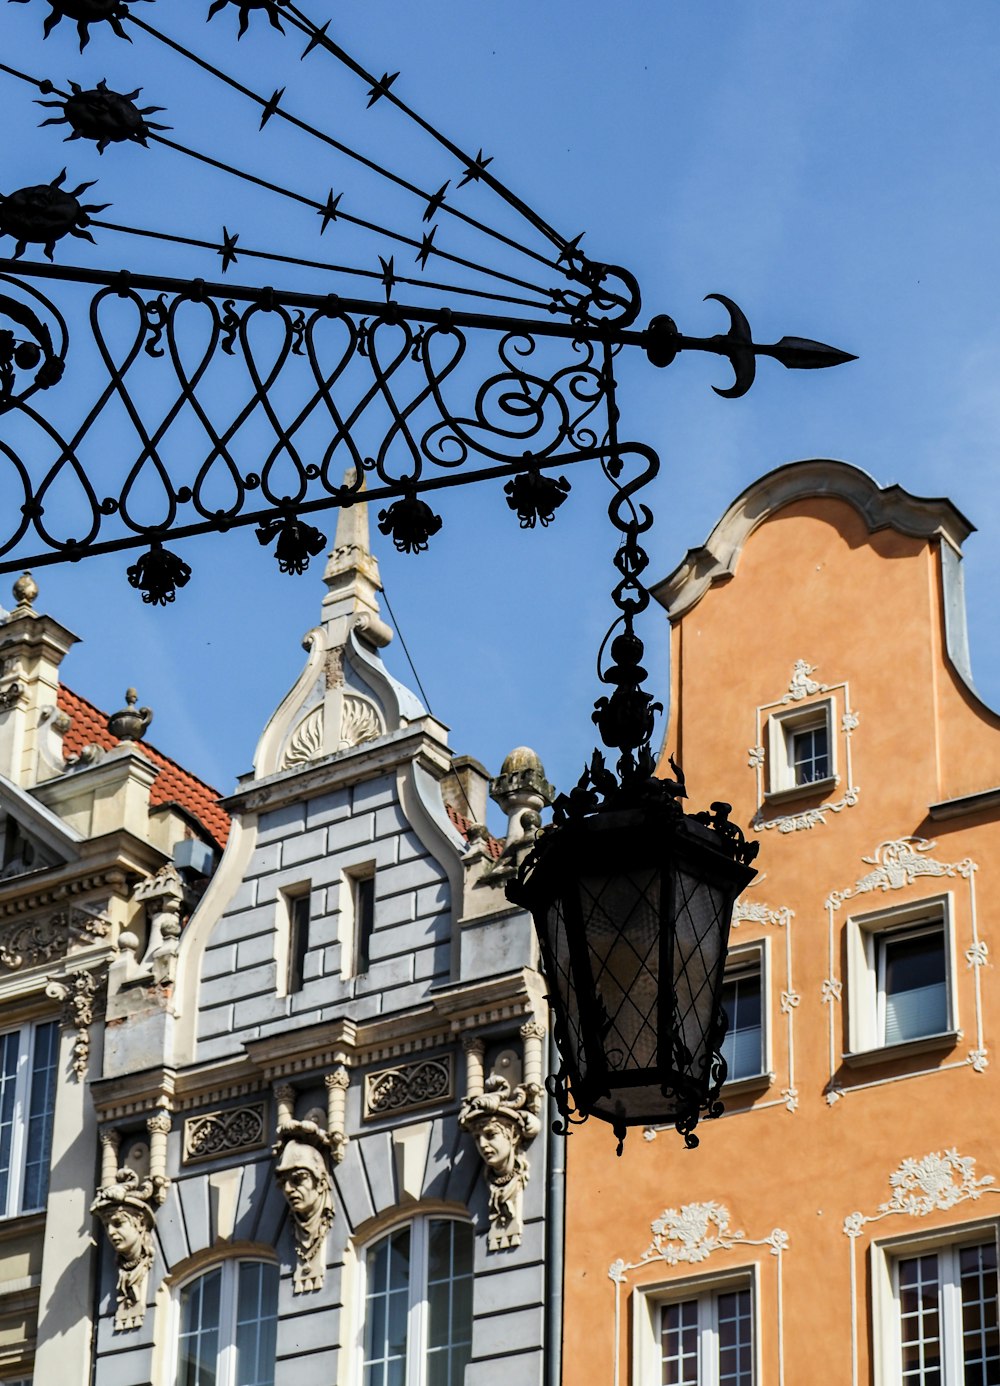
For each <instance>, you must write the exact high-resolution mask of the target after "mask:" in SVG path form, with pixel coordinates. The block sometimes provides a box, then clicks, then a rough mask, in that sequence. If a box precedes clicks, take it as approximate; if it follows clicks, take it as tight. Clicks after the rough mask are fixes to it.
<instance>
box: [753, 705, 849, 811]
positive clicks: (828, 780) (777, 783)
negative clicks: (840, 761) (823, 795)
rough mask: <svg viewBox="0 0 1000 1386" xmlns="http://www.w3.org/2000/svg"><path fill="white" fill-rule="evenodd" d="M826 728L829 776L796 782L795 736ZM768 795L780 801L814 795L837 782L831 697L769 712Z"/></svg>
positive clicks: (835, 744) (838, 781)
mask: <svg viewBox="0 0 1000 1386" xmlns="http://www.w3.org/2000/svg"><path fill="white" fill-rule="evenodd" d="M817 727H825V728H826V742H827V753H828V756H829V761H830V766H829V774H827V775H825V776H824V777H823V779H821V780H811V781H810V782H809V783H808V784H796V783H795V765H794V760H793V757H792V745H793V741H794V738H795V736H796V734H797V733H799V732H804V731H812V730H813V729H814V728H817ZM767 766H768V771H767V793H766V794H765V796H764V797H765V799H767V800H770V801H773V800H781V799H786V798H792V797H794V796H796V795H800V794H801V795H805V794H815V793H817V792H822V791H823V790H826V789H831V788H833V786H835V785H837V784H839V783H840V775H839V773H838V771H837V738H836V736H835V735H834V706H833V698H821V699H819V700H817V701H816V702H812V703H806V704H805V705H804V706H802V707H792V708H788V709H786V710H783V711H781V712H772V713H771V714H770V716H769V717H768V719H767Z"/></svg>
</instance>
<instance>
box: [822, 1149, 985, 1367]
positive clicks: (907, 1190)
mask: <svg viewBox="0 0 1000 1386" xmlns="http://www.w3.org/2000/svg"><path fill="white" fill-rule="evenodd" d="M975 1169H976V1161H975V1159H974V1158H973V1157H972V1156H971V1155H959V1153H958V1151H957V1150H956V1149H955V1148H954V1147H952V1148H951V1149H949V1150H944V1151H938V1150H934V1151H931V1153H930V1154H928V1155H924V1156H921V1157H920V1158H918V1159H914V1158H907V1159H905V1160H903V1161H902V1163H901V1164H900V1165H899V1166H898V1167H897V1168H896V1169H895V1170H893V1172H892V1173H891V1174H890V1175H889V1189H890V1196H889V1198H887V1199H886V1200H885V1201H884V1202H883V1203H880V1204H879V1206H878V1211H877V1212H875V1213H872V1214H865V1213H862V1212H853V1213H848V1215H847V1217H846V1218H845V1219H844V1227H843V1231H844V1236H845V1237H847V1238H848V1239H849V1241H850V1257H851V1382H852V1386H859V1375H858V1311H859V1301H858V1243H859V1241H860V1239H861V1235H862V1233H863V1232H864V1230H865V1228H866V1227H868V1226H871V1224H872V1223H876V1222H881V1221H882V1220H883V1218H887V1217H894V1216H905V1217H910V1218H923V1217H928V1216H929V1215H930V1214H932V1213H936V1212H949V1211H950V1210H951V1209H952V1208H955V1207H957V1206H958V1205H959V1204H961V1203H966V1202H978V1200H979V1199H981V1198H982V1197H983V1196H984V1195H985V1194H995V1193H1000V1188H997V1185H996V1179H995V1177H994V1176H993V1175H992V1174H984V1175H981V1176H977V1175H976V1172H975Z"/></svg>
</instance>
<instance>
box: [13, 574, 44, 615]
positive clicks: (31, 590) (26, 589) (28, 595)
mask: <svg viewBox="0 0 1000 1386" xmlns="http://www.w3.org/2000/svg"><path fill="white" fill-rule="evenodd" d="M11 590H12V591H13V593H14V600H15V601H16V602H17V604H18V606H19V607H26V608H27V607H30V606H31V604H32V602H33V601H34V600H35V598H36V597H37V596H38V583H37V582H36V581H35V579H34V578H33V577H32V576H31V574H30V573H27V572H25V573H22V574H21V576H20V577H19V578H18V579H17V581H16V582H15V583H14V586H13V588H12V589H11Z"/></svg>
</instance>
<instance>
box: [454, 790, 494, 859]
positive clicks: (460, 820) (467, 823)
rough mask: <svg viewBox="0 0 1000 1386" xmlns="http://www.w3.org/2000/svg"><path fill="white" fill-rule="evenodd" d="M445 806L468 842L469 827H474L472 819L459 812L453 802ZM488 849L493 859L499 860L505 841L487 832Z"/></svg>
mask: <svg viewBox="0 0 1000 1386" xmlns="http://www.w3.org/2000/svg"><path fill="white" fill-rule="evenodd" d="M445 808H446V809H447V810H448V817H449V818H450V819H451V821H452V824H453V826H454V827H456V828H457V829H458V831H459V832H460V833H461V834H462V836H463V837H464V838H465V840H466V842H468V840H469V829H470V828H471V827H472V819H471V818H466V817H465V815H464V814H461V813H459V811H458V809H456V808H453V807H452V805H451V804H445ZM486 849H487V851H488V852H489V854H490V856H491V857H492V858H493V860H494V861H497V860H498V859H499V857H500V854H501V853H502V852H503V843H502V842H500V841H498V839H497V838H495V837H494V836H493V834H492V833H487V834H486Z"/></svg>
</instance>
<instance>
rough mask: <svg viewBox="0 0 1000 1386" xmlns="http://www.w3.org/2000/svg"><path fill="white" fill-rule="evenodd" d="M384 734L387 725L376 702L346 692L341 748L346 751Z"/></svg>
mask: <svg viewBox="0 0 1000 1386" xmlns="http://www.w3.org/2000/svg"><path fill="white" fill-rule="evenodd" d="M384 735H385V726H384V724H383V722H382V718H381V716H380V715H379V711H378V708H377V707H376V706H375V704H374V703H372V702H369V701H368V699H367V698H359V697H358V696H357V694H355V693H345V694H344V701H343V706H342V708H341V713H340V749H341V750H342V751H346V750H348V749H349V748H350V747H352V746H360V745H362V743H363V742H365V741H374V740H375V739H376V738H377V737H379V736H384Z"/></svg>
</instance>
